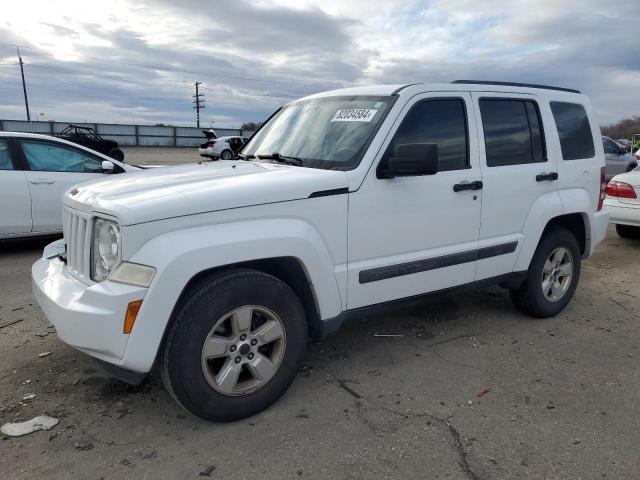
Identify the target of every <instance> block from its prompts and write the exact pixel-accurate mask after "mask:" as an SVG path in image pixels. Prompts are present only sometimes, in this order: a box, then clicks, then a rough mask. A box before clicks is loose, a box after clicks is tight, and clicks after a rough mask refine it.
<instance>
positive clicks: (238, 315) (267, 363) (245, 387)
mask: <svg viewBox="0 0 640 480" xmlns="http://www.w3.org/2000/svg"><path fill="white" fill-rule="evenodd" d="M285 346H286V333H285V330H284V325H283V323H282V320H281V319H280V317H279V316H278V315H277V314H276V313H275V312H273V311H271V310H269V309H268V308H265V307H261V306H256V305H245V306H242V307H239V308H236V309H235V310H233V311H231V312H229V313H227V314H225V315H224V316H222V317H221V318H220V319H218V320H217V321H216V323H215V324H214V326H213V328H211V330H210V331H209V333H208V334H207V337H206V339H205V342H204V345H203V347H202V355H201V362H202V372H203V373H204V376H205V378H206V380H207V382H208V383H209V385H210V386H211V387H212V388H214V389H215V390H216V391H218V392H220V393H222V394H224V395H230V396H237V395H246V394H248V393H252V392H254V391H256V390H258V389H259V388H262V387H263V386H264V385H266V384H267V383H268V382H269V380H271V379H272V378H273V376H274V375H275V374H276V372H277V371H278V368H279V367H280V364H281V362H282V359H283V357H284V352H285Z"/></svg>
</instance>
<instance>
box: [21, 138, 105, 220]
mask: <svg viewBox="0 0 640 480" xmlns="http://www.w3.org/2000/svg"><path fill="white" fill-rule="evenodd" d="M20 145H21V147H22V152H23V154H24V158H25V159H26V161H27V163H28V165H29V168H30V170H28V171H26V172H25V174H26V176H27V181H28V182H29V188H30V190H31V202H32V207H31V210H32V217H33V231H34V232H50V231H59V230H62V194H63V193H64V192H65V191H66V190H68V189H69V188H71V187H72V186H73V185H75V184H76V183H80V182H86V181H88V180H92V179H94V178H100V177H102V176H103V175H104V173H103V172H102V159H101V158H99V157H95V156H93V155H91V154H89V153H86V152H84V151H82V150H80V149H76V148H73V147H71V146H68V145H63V144H60V143H56V142H50V141H47V140H32V139H29V140H20Z"/></svg>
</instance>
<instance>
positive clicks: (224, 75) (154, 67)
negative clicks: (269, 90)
mask: <svg viewBox="0 0 640 480" xmlns="http://www.w3.org/2000/svg"><path fill="white" fill-rule="evenodd" d="M0 46H3V47H4V46H14V45H0ZM20 48H23V49H27V50H33V51H36V52H41V50H40V49H38V48H35V47H28V46H22V45H21V46H20ZM50 51H51V52H53V53H58V54H60V55H69V56H72V57H79V58H88V59H92V60H97V61H99V62H105V63H115V64H120V65H127V66H130V67H139V68H147V69H150V70H163V71H166V72H176V73H185V74H188V75H198V76H202V77H221V78H229V79H232V80H247V81H253V82H262V83H272V84H289V85H299V86H304V87H324V86H325V85H323V84H321V83H301V82H295V81H291V80H268V79H265V78H256V77H249V76H244V75H236V74H227V73H208V72H202V71H197V70H184V69H179V68H175V67H167V66H164V65H150V64H143V63H135V62H125V61H122V60H111V59H106V58H100V57H94V56H91V55H81V54H77V53H67V52H56V51H55V50H50Z"/></svg>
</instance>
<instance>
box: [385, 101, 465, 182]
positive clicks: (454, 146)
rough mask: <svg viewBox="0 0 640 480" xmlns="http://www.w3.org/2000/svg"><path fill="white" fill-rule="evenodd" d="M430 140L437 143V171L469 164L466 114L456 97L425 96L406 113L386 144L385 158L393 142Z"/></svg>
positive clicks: (429, 141) (426, 141)
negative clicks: (434, 97) (391, 138)
mask: <svg viewBox="0 0 640 480" xmlns="http://www.w3.org/2000/svg"><path fill="white" fill-rule="evenodd" d="M405 143H434V144H436V145H437V146H438V171H440V172H444V171H448V170H461V169H464V168H469V149H468V139H467V114H466V108H465V104H464V100H462V99H460V98H442V99H429V100H424V101H422V102H419V103H417V104H416V105H414V106H413V108H412V109H411V110H410V111H409V113H407V116H406V117H405V118H404V120H403V121H402V124H401V125H400V128H398V131H397V132H396V134H395V136H394V137H393V140H392V141H391V143H390V144H389V147H388V148H387V152H386V154H385V159H386V158H387V157H389V156H391V154H392V152H393V151H394V149H395V147H396V146H397V145H402V144H405Z"/></svg>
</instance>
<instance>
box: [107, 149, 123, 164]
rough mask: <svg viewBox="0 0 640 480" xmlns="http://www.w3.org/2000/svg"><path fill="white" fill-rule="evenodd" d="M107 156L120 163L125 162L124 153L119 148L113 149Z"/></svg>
mask: <svg viewBox="0 0 640 480" xmlns="http://www.w3.org/2000/svg"><path fill="white" fill-rule="evenodd" d="M107 155H108V156H109V157H111V158H113V159H114V160H118V161H119V162H123V161H124V152H123V151H122V150H120V149H119V148H112V149H111V150H109V152H108V153H107Z"/></svg>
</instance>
